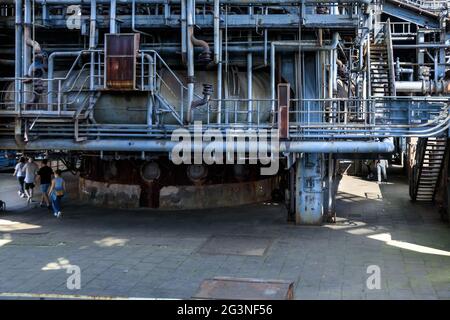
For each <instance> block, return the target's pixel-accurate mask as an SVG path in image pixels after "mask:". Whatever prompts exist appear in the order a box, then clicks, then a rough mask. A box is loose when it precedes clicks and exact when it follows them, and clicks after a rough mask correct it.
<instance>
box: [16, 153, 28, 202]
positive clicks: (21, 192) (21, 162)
mask: <svg viewBox="0 0 450 320" xmlns="http://www.w3.org/2000/svg"><path fill="white" fill-rule="evenodd" d="M24 166H25V158H24V157H20V160H19V163H18V164H16V167H15V168H14V174H13V175H14V176H16V177H17V181H18V182H19V190H18V191H17V194H18V195H19V197H21V198H24V197H25V172H23V167H24Z"/></svg>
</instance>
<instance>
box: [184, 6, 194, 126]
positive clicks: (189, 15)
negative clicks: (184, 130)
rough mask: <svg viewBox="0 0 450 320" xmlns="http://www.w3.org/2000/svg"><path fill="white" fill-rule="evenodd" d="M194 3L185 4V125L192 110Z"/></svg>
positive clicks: (189, 118) (189, 120) (190, 117)
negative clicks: (186, 70)
mask: <svg viewBox="0 0 450 320" xmlns="http://www.w3.org/2000/svg"><path fill="white" fill-rule="evenodd" d="M194 6H195V3H194V1H193V0H187V2H186V19H187V32H186V34H187V37H188V38H187V40H186V49H187V69H188V72H187V73H188V74H187V91H188V92H187V94H188V96H187V117H186V118H187V119H186V121H187V123H190V122H191V119H192V110H191V104H192V101H193V100H194V44H193V42H192V41H191V37H192V36H193V33H194V10H195V7H194Z"/></svg>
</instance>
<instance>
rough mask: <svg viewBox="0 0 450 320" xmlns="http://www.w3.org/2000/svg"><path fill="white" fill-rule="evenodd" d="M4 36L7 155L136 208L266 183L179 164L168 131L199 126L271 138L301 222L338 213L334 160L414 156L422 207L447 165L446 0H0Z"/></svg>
mask: <svg viewBox="0 0 450 320" xmlns="http://www.w3.org/2000/svg"><path fill="white" fill-rule="evenodd" d="M0 40H1V41H0V90H1V91H0V149H1V150H4V149H11V150H19V151H20V150H21V151H50V152H51V153H52V154H54V155H58V156H59V157H61V158H63V159H64V160H65V161H66V163H67V166H68V167H69V168H70V169H72V170H74V171H75V170H79V171H82V173H83V175H84V176H85V177H89V178H90V179H93V180H98V181H109V180H110V181H117V182H119V183H120V182H124V181H127V182H133V183H135V184H139V185H141V186H142V190H143V191H141V195H140V199H138V201H140V203H141V205H143V206H150V207H158V205H159V204H158V200H157V199H158V197H159V195H158V192H159V190H161V187H162V186H166V185H171V184H176V183H179V184H192V185H194V186H196V185H201V184H204V183H227V182H232V181H240V182H242V181H250V180H252V179H253V180H255V179H258V171H257V170H255V168H259V167H261V166H263V164H260V163H256V164H255V163H251V162H249V163H244V164H233V165H226V164H221V163H215V164H212V165H207V164H204V163H203V164H201V163H197V162H194V163H193V164H190V165H189V164H186V165H185V166H181V167H180V166H175V165H174V164H173V163H172V162H171V159H170V157H171V156H170V154H171V151H172V150H173V147H174V145H176V141H173V140H172V139H171V136H172V133H173V132H174V131H175V130H177V129H180V128H183V129H185V132H191V133H195V130H196V127H195V126H196V124H197V125H198V124H199V123H201V130H202V131H201V132H202V133H204V132H206V131H207V130H213V131H214V132H216V133H217V132H219V133H223V134H224V135H225V133H228V135H230V134H231V135H233V136H234V137H236V139H237V140H239V139H238V138H239V136H244V137H247V138H248V137H249V136H252V135H253V134H255V133H256V134H257V135H258V134H263V133H267V132H270V130H272V131H273V130H276V133H277V135H276V136H277V138H279V144H277V147H276V148H274V147H273V146H274V145H275V144H274V143H272V142H274V141H273V140H274V138H273V137H272V138H270V139H269V141H268V142H267V146H266V147H267V148H268V151H269V152H270V157H271V158H272V159H277V161H278V160H279V161H280V163H281V165H280V169H279V170H278V172H277V175H276V182H275V183H276V188H277V189H279V190H282V191H283V194H284V195H285V199H286V202H287V204H288V208H289V212H290V213H291V217H292V218H293V219H295V221H296V222H297V223H299V224H318V223H321V222H322V221H323V220H324V218H326V217H330V216H333V214H334V197H335V189H336V187H335V185H336V183H335V180H336V167H337V166H336V161H337V160H338V159H340V158H346V157H352V158H360V159H364V158H370V157H372V158H378V157H386V155H387V154H392V153H397V154H402V152H407V154H408V156H409V158H410V159H412V160H413V162H414V163H413V165H412V166H411V170H412V171H411V173H410V176H411V197H412V198H413V199H415V200H425V201H428V200H432V199H434V197H435V194H436V189H437V187H438V185H439V181H441V180H442V179H443V172H446V171H445V170H448V169H445V165H446V161H447V162H448V159H447V158H446V157H448V152H447V151H448V146H447V145H448V143H447V141H448V137H449V127H450V114H449V107H450V102H449V97H450V5H449V3H448V1H445V0H444V1H439V0H434V1H432V0H429V1H428V0H403V1H400V0H385V1H381V0H287V1H286V0H16V1H13V0H0ZM267 130H269V131H267ZM416 138H418V139H419V140H418V141H419V143H417V145H415V144H413V143H412V142H414V141H415V139H416ZM406 142H410V144H409V145H410V146H413V145H414V146H415V148H412V147H411V148H409V149H408V150H407V149H406ZM215 143H216V147H217V148H218V149H221V148H225V147H224V143H222V142H220V141H219V142H218V141H216V142H215ZM249 146H250V144H249V141H248V140H245V139H244V140H243V141H237V142H235V143H233V144H232V148H233V149H232V154H233V155H234V156H236V155H237V154H238V153H239V151H243V152H244V154H247V153H248V151H249V150H248V149H249ZM205 147H206V146H205V144H204V143H200V145H196V144H195V143H192V148H193V149H195V148H200V149H201V150H203V149H204V148H205ZM260 147H261V146H260ZM246 157H247V156H246ZM247 158H248V157H247ZM446 159H447V160H446ZM247 160H248V159H247ZM121 161H122V162H123V163H126V165H124V164H123V163H122V164H121V163H120V162H121ZM444 169H445V170H444ZM118 172H119V173H120V174H119V173H118ZM155 199H156V200H155Z"/></svg>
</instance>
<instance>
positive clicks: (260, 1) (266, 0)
mask: <svg viewBox="0 0 450 320" xmlns="http://www.w3.org/2000/svg"><path fill="white" fill-rule="evenodd" d="M135 1H136V3H142V4H165V3H167V0H135ZM181 1H183V0H170V3H173V4H179V3H181ZM371 1H372V0H289V1H286V0H252V1H251V4H252V5H266V4H267V5H268V4H286V2H288V3H292V4H299V3H311V4H313V3H320V4H327V3H335V4H340V3H356V4H358V3H359V4H370V3H371ZM2 2H3V3H9V4H13V3H15V0H2ZM34 2H35V3H36V4H40V5H42V4H59V5H62V4H80V2H83V1H82V0H34ZM97 2H98V3H99V4H109V3H110V0H97ZM116 2H117V3H119V4H131V2H132V0H116ZM197 2H198V3H199V4H210V3H211V0H197ZM222 3H223V4H239V5H242V4H243V0H222Z"/></svg>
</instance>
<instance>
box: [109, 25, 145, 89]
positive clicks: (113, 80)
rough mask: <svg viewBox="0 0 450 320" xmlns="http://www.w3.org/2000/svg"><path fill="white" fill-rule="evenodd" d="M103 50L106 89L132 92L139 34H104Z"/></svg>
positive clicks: (134, 86) (134, 85)
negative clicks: (104, 49)
mask: <svg viewBox="0 0 450 320" xmlns="http://www.w3.org/2000/svg"><path fill="white" fill-rule="evenodd" d="M105 48H106V51H105V66H106V88H107V89H112V90H134V89H135V88H136V57H137V52H138V50H139V34H106V35H105Z"/></svg>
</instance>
